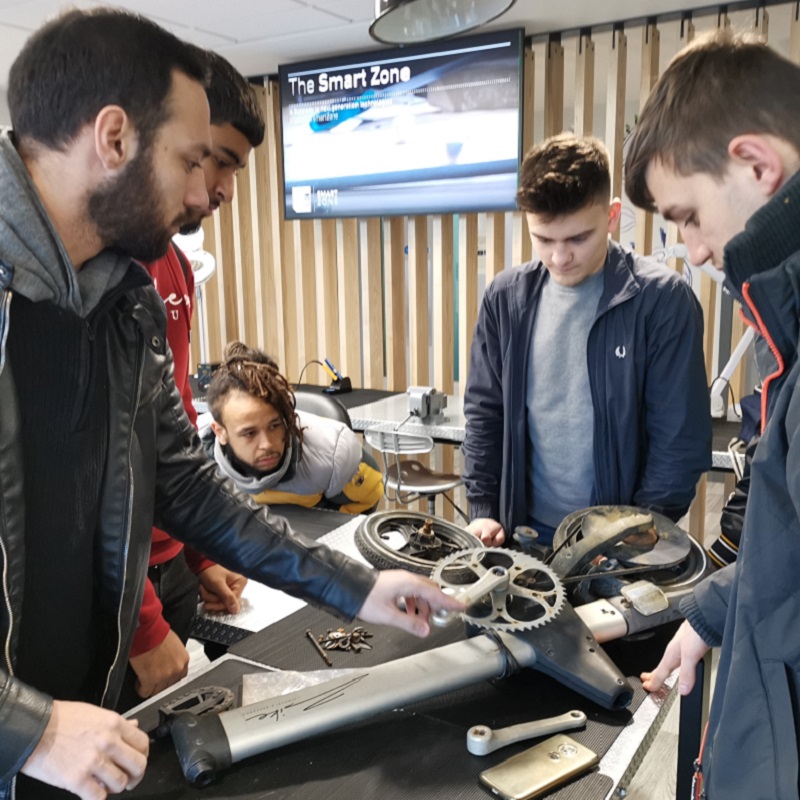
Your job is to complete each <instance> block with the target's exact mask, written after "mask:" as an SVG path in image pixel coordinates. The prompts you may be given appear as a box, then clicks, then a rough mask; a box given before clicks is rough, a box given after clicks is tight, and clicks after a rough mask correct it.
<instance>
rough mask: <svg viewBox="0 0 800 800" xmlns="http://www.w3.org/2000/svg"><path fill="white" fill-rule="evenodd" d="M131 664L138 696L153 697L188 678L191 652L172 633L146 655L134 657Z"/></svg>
mask: <svg viewBox="0 0 800 800" xmlns="http://www.w3.org/2000/svg"><path fill="white" fill-rule="evenodd" d="M130 663H131V667H132V668H133V671H134V672H135V673H136V692H137V694H138V695H139V696H140V697H152V696H153V695H154V694H158V692H162V691H164V689H168V688H169V687H170V686H172V684H173V683H177V682H178V681H179V680H180V679H181V678H185V677H186V674H187V673H188V671H189V652H188V650H187V649H186V648H185V647H184V646H183V642H181V640H180V637H179V636H178V635H177V634H176V633H175V632H174V631H170V632H169V633H168V634H167V638H166V639H164V641H163V642H161V644H159V645H156V646H155V647H154V648H153V649H152V650H148V651H147V652H146V653H141V654H140V655H138V656H132V657H131V659H130Z"/></svg>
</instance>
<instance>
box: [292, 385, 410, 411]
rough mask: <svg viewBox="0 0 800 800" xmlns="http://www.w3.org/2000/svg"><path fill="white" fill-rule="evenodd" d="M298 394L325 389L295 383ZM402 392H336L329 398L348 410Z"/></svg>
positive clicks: (378, 390) (354, 390) (380, 390)
mask: <svg viewBox="0 0 800 800" xmlns="http://www.w3.org/2000/svg"><path fill="white" fill-rule="evenodd" d="M292 388H293V389H294V390H295V391H298V392H319V393H320V394H322V390H323V389H324V388H326V387H324V386H317V385H316V384H311V383H297V384H294V385H293V387H292ZM395 394H402V392H388V391H386V390H385V389H353V390H352V391H350V392H344V393H340V392H336V393H335V394H332V395H331V397H335V398H336V399H337V400H338V401H339V402H340V403H341V404H342V405H343V406H344V407H345V408H346V409H348V410H350V409H351V408H355V407H356V406H365V405H366V404H367V403H374V402H375V401H376V400H383V398H384V397H391V396H392V395H395Z"/></svg>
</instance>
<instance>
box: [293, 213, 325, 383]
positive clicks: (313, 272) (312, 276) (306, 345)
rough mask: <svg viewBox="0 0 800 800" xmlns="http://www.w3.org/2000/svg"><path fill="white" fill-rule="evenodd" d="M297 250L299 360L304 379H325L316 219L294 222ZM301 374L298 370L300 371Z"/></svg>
mask: <svg viewBox="0 0 800 800" xmlns="http://www.w3.org/2000/svg"><path fill="white" fill-rule="evenodd" d="M294 231H295V238H294V252H295V265H296V267H297V272H296V274H297V277H298V278H299V287H298V292H297V303H298V305H297V317H298V321H299V323H300V324H299V325H298V332H300V331H302V337H301V338H300V346H299V347H298V364H299V366H300V369H301V370H305V372H304V373H303V380H304V381H308V382H309V383H324V382H325V373H324V372H323V371H322V369H321V368H320V367H319V365H317V364H314V363H312V362H313V361H320V360H321V358H320V352H319V340H318V326H317V311H318V309H317V266H316V263H317V252H316V245H315V236H314V221H313V220H310V219H309V220H302V221H301V222H296V223H295V228H294ZM298 377H299V373H298Z"/></svg>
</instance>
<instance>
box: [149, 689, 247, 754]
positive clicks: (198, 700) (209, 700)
mask: <svg viewBox="0 0 800 800" xmlns="http://www.w3.org/2000/svg"><path fill="white" fill-rule="evenodd" d="M233 700H234V697H233V692H232V691H231V690H230V689H226V688H225V687H224V686H201V687H199V688H197V689H193V690H192V691H189V692H186V693H184V694H180V695H178V696H177V697H173V698H172V699H171V700H169V701H167V702H166V703H162V704H161V705H160V706H159V707H158V724H157V725H156V727H155V728H153V729H152V730H150V731H148V735H149V736H150V739H151V741H154V742H155V741H158V740H159V739H163V738H164V737H165V736H168V735H169V732H170V729H171V727H172V723H173V722H174V721H175V719H177V717H179V716H181V715H183V714H192V715H193V716H195V717H199V716H202V715H203V714H219V713H220V712H221V711H227V710H228V709H229V708H232V707H233Z"/></svg>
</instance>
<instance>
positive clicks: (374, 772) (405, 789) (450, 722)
mask: <svg viewBox="0 0 800 800" xmlns="http://www.w3.org/2000/svg"><path fill="white" fill-rule="evenodd" d="M340 626H341V623H340V622H338V621H337V620H336V619H335V618H333V617H331V616H329V615H327V614H325V613H324V612H321V611H319V610H317V609H312V608H308V607H307V608H304V609H301V610H300V611H298V612H296V613H295V614H293V615H291V616H290V617H288V618H287V619H285V620H283V621H282V622H280V623H277V624H276V625H274V626H272V627H271V628H270V629H269V633H268V635H267V632H266V631H263V632H261V633H258V634H255V635H254V636H252V637H250V638H249V639H247V640H245V641H243V642H240V643H239V644H237V645H235V646H234V647H233V648H231V651H232V652H233V651H236V652H238V653H239V654H240V655H244V656H247V657H248V658H252V659H254V660H257V661H261V663H268V664H270V665H273V666H277V667H280V668H282V669H297V670H318V669H324V668H325V665H324V663H323V661H322V660H321V659H320V657H319V654H318V653H317V652H316V650H315V649H314V648H313V646H312V645H311V643H310V642H309V641H308V640H307V638H306V635H305V631H306V629H310V630H312V632H313V633H315V634H317V635H319V634H324V633H325V632H326V630H327V628H336V627H340ZM342 627H345V628H346V629H348V630H349V629H352V625H346V626H342ZM365 627H367V629H368V630H369V631H371V632H372V633H373V637H372V639H370V640H369V642H370V643H371V644H372V645H373V650H371V651H362V652H361V653H360V654H355V653H346V652H340V651H334V652H333V653H332V660H333V663H334V666H335V667H337V668H345V667H357V666H359V665H360V666H369V665H373V664H378V663H381V662H384V661H388V660H391V659H394V658H398V657H402V656H405V655H410V654H412V653H414V652H420V651H422V650H425V649H428V648H430V647H432V646H440V645H444V644H448V643H449V642H452V641H456V640H458V639H460V638H462V637H463V630H462V629H458V628H446V629H444V630H441V629H436V630H435V631H434V633H433V635H432V637H430V638H429V639H424V640H422V639H417V638H415V637H411V636H409V635H407V634H404V633H402V632H401V631H397V630H396V629H391V628H385V627H380V626H375V625H372V626H365ZM670 634H671V630H664V631H660V632H659V635H657V636H654V637H650V638H649V639H647V640H644V641H640V642H634V643H613V644H612V645H610V646H608V647H607V648H606V649H607V651H609V653H610V655H611V656H612V658H614V660H615V662H616V663H617V664H618V665H619V666H620V668H621V669H622V672H623V674H626V675H628V676H630V677H629V680H630V682H631V684H632V686H634V688H635V694H634V698H633V702H632V704H631V706H630V707H629V708H628V709H626V710H624V711H608V710H606V709H603V708H600V707H599V706H596V705H595V704H593V703H591V702H590V701H588V700H586V699H585V698H582V697H581V696H579V695H577V694H575V693H574V692H572V691H571V690H569V689H567V688H565V687H564V686H562V685H561V684H559V683H557V682H556V681H555V680H553V679H551V678H549V677H547V676H545V675H541V674H539V673H536V672H535V671H533V670H523V671H522V672H520V673H518V674H517V675H514V676H512V677H511V678H507V679H505V680H499V679H498V680H491V681H482V682H480V683H478V684H475V685H474V686H470V687H465V688H463V689H460V690H458V691H455V692H449V693H448V694H445V695H442V696H440V697H437V698H432V699H430V700H426V701H423V702H420V703H416V704H414V705H409V706H408V707H405V708H403V709H401V710H397V711H392V712H387V713H384V714H381V715H379V716H377V717H373V718H371V719H369V720H365V721H363V722H361V723H358V724H356V725H349V726H347V727H345V728H342V729H340V730H338V731H332V732H330V733H327V734H322V735H320V736H316V737H313V738H310V739H306V740H304V741H302V742H297V743H295V744H293V745H288V746H285V747H281V748H279V749H277V750H274V751H270V752H266V753H262V754H260V755H258V756H254V757H252V758H250V759H246V760H245V761H243V762H241V763H240V764H235V765H233V767H231V768H230V769H229V770H227V771H225V772H224V773H223V774H222V775H220V776H219V778H218V780H217V782H216V783H215V784H214V785H212V786H210V787H207V788H205V789H194V788H192V787H190V786H189V785H188V784H186V782H185V781H184V778H183V776H182V774H181V771H180V767H179V765H178V760H177V757H176V756H175V753H174V750H173V748H172V743H171V741H169V740H166V741H162V742H158V743H156V744H154V745H153V747H152V748H151V754H150V761H149V766H148V770H147V773H146V776H145V779H144V781H143V782H142V784H141V785H140V786H139V787H138V788H137V789H136V790H135V791H134V792H132V793H130V795H129V796H130V797H132V798H142V799H143V800H144V799H145V798H146V799H147V800H183V798H197V799H198V800H201V799H202V798H209V800H211V799H212V798H213V799H214V800H217V798H219V799H221V798H241V800H257V799H258V800H261V798H270V800H284V799H285V800H316V798H324V799H325V800H328V799H329V800H374V798H381V800H408V799H409V798H420V800H421V799H422V798H430V800H486V798H489V797H491V796H492V795H491V794H490V793H489V792H488V790H486V789H485V788H483V787H482V786H481V785H480V784H479V782H478V775H479V773H480V772H481V771H482V770H484V769H487V768H489V767H491V766H494V765H495V764H498V763H500V762H501V761H503V760H505V759H506V758H508V757H509V756H511V755H514V754H515V753H518V752H520V751H522V750H525V749H527V748H528V747H530V746H532V745H533V744H535V743H536V742H537V740H530V741H528V742H523V743H519V744H516V745H511V746H509V747H506V748H503V749H501V750H498V751H497V752H495V753H492V754H490V755H488V756H486V757H483V758H481V757H479V756H473V755H471V754H470V753H469V752H468V751H467V749H466V731H467V729H468V728H469V727H471V726H472V725H476V724H479V723H482V724H486V725H490V726H492V727H505V726H507V725H514V724H517V723H519V722H524V721H528V720H531V719H541V718H544V717H548V716H554V715H556V714H563V713H564V712H566V711H569V710H570V709H573V708H580V709H582V710H583V711H584V712H585V713H586V715H587V717H588V723H587V725H586V728H585V729H579V730H574V731H570V732H568V735H570V736H572V737H573V738H575V739H576V740H578V741H580V742H581V743H583V744H585V745H586V746H588V747H590V748H591V749H593V750H594V751H595V752H597V753H598V754H599V755H600V756H602V755H603V754H604V753H605V752H606V751H607V750H608V748H609V747H610V746H611V744H612V743H613V741H614V740H615V739H616V737H617V735H618V734H619V732H620V730H621V729H622V728H623V727H625V726H626V725H627V724H629V723H630V722H631V720H632V714H633V712H634V711H635V710H636V708H638V706H639V705H640V704H641V702H642V700H643V699H644V697H645V693H644V691H643V690H642V689H641V684H640V683H639V681H638V678H636V677H635V675H637V674H638V672H639V671H641V670H642V669H645V668H649V667H651V666H652V665H653V664H655V663H656V662H655V661H654V660H653V659H654V658H656V656H658V655H660V652H661V651H662V650H663V647H664V644H665V643H666V641H667V640H668V638H669V635H670ZM258 671H260V670H259V668H258V667H255V666H252V665H248V664H242V663H240V662H231V661H228V662H224V663H222V664H220V665H217V666H213V667H212V668H211V669H210V670H209V672H207V673H205V674H204V675H202V676H200V678H198V679H197V680H195V681H194V685H198V686H199V685H207V684H219V685H223V686H227V687H228V688H233V689H235V690H236V694H237V698H238V697H240V690H241V676H242V675H244V674H246V673H248V672H258ZM185 691H187V689H183V690H181V692H177V693H176V694H180V693H183V692H185ZM156 717H157V715H156V712H155V710H153V711H149V712H147V713H146V714H142V715H141V716H140V720H141V724H142V726H143V727H145V728H149V727H152V726H153V725H154V724H155V722H156ZM631 756H633V753H631ZM611 788H612V781H611V779H610V778H608V777H607V776H604V775H601V774H599V773H598V772H597V769H595V770H594V771H592V772H590V773H587V774H586V775H583V776H581V777H578V778H576V779H575V780H574V781H572V782H571V783H569V784H567V785H565V786H563V787H561V788H560V789H558V790H557V791H555V792H553V793H551V794H549V795H547V798H550V800H589V798H591V800H594V799H595V798H602V797H604V796H605V795H606V794H607V793H608V792H609V791H610V790H611Z"/></svg>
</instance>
